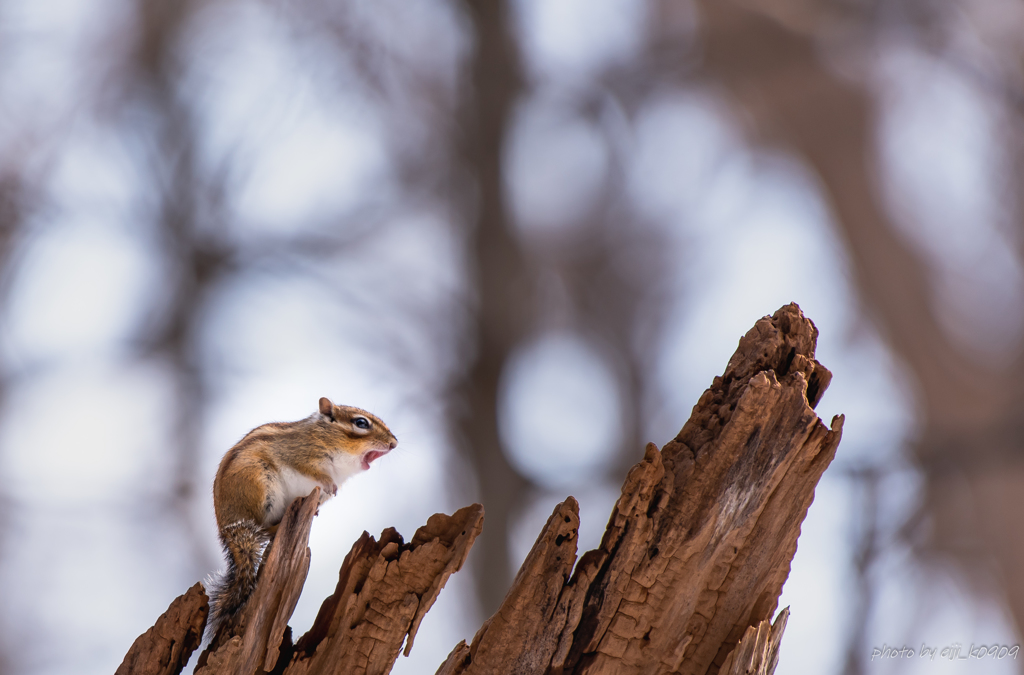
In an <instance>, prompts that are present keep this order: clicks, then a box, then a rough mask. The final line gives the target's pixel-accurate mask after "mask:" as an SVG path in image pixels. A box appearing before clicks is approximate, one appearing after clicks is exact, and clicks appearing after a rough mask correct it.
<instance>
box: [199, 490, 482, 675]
mask: <svg viewBox="0 0 1024 675" xmlns="http://www.w3.org/2000/svg"><path fill="white" fill-rule="evenodd" d="M318 490H319V489H316V490H314V491H313V493H312V494H310V495H309V496H308V497H306V498H304V499H297V500H295V502H294V503H292V505H291V506H290V507H289V509H288V511H287V512H286V514H285V517H284V520H282V521H281V525H280V527H279V529H278V531H277V536H276V537H275V538H274V543H273V545H272V546H271V547H270V549H269V552H268V555H267V557H266V562H265V564H264V566H263V568H262V569H261V570H260V576H259V580H258V582H257V585H256V590H255V591H254V593H253V596H252V598H251V599H250V600H249V602H248V603H247V604H246V605H245V607H244V608H243V610H242V618H241V619H240V621H239V623H238V627H237V628H236V629H235V630H234V634H233V635H228V634H225V635H219V636H217V637H216V638H215V639H214V640H213V641H212V647H210V648H207V650H206V652H204V654H203V655H202V657H201V658H200V661H199V665H198V666H197V669H196V673H197V675H228V674H231V675H243V674H244V675H253V674H254V673H263V672H267V673H270V672H273V673H282V674H283V673H288V674H292V673H294V674H300V673H301V674H307V673H308V674H313V673H317V674H321V673H322V674H326V673H352V674H362V673H369V674H374V673H379V674H384V673H387V672H389V671H390V670H391V667H392V666H393V665H394V662H395V659H396V658H397V657H398V654H399V652H400V651H401V648H402V643H403V642H405V644H406V654H408V653H409V650H410V649H412V645H413V640H414V639H415V636H416V631H417V630H418V628H419V625H420V622H421V621H422V620H423V616H424V615H425V614H426V613H427V611H428V610H429V609H430V607H431V606H432V605H433V603H434V600H435V599H436V598H437V595H438V593H440V591H441V589H442V588H443V587H444V584H445V582H446V581H447V579H448V577H449V576H451V574H453V573H454V572H456V571H458V570H459V569H460V568H461V567H462V564H463V563H464V562H465V560H466V556H467V555H468V554H469V549H470V547H471V546H472V545H473V541H474V540H475V539H476V537H477V535H479V534H480V530H481V528H482V527H483V507H482V506H480V505H479V504H474V505H472V506H467V507H465V508H463V509H460V510H459V511H457V512H456V513H455V514H454V515H451V516H447V515H444V514H435V515H433V516H431V517H430V518H429V519H428V520H427V524H426V525H424V526H423V527H421V528H420V529H419V530H417V531H416V534H415V535H414V536H413V538H412V541H410V542H409V543H405V542H404V541H403V540H402V536H401V535H400V534H398V532H397V531H395V530H394V528H388V529H386V530H384V532H383V533H382V534H381V537H380V541H377V540H375V539H374V538H373V537H371V536H370V535H369V534H368V533H366V532H364V533H363V535H362V536H361V537H360V538H359V540H357V541H356V543H355V544H354V545H353V547H352V550H351V551H350V552H349V554H348V556H346V558H345V562H344V563H343V564H342V566H341V570H340V572H339V580H338V585H337V587H336V589H335V592H334V594H332V595H331V596H330V597H328V598H327V599H326V600H325V601H324V603H323V605H322V606H321V608H320V612H319V614H318V615H317V618H316V620H315V621H314V623H313V626H312V628H310V630H309V631H308V632H307V633H306V634H305V635H303V636H302V637H301V638H300V639H299V640H298V641H297V642H296V643H295V644H294V645H293V644H292V640H291V630H290V628H288V626H287V623H288V620H289V618H290V617H291V613H292V611H293V610H294V609H295V605H296V603H297V602H298V598H299V594H300V592H301V590H302V585H303V583H304V582H305V579H306V573H307V572H308V570H309V560H310V554H309V548H308V546H307V541H308V539H309V531H310V526H311V524H312V521H313V516H314V515H315V514H316V509H317V503H318V497H319V494H318Z"/></svg>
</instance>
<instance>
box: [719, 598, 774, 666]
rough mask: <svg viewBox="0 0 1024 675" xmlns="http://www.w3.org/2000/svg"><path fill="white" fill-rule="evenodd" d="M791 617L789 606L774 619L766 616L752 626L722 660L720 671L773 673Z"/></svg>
mask: <svg viewBox="0 0 1024 675" xmlns="http://www.w3.org/2000/svg"><path fill="white" fill-rule="evenodd" d="M787 621H789V607H787V608H785V609H784V610H782V611H781V612H779V616H778V617H777V618H776V619H775V623H770V622H769V621H768V619H765V620H764V621H762V622H761V623H759V624H757V626H750V627H749V628H747V630H746V631H745V632H744V633H743V637H742V638H740V641H739V642H738V643H737V644H736V648H735V649H733V650H732V651H731V652H729V655H728V656H727V657H725V662H724V663H722V669H721V670H719V671H718V672H719V673H720V675H772V673H774V672H775V666H776V665H778V663H779V643H780V642H782V633H783V631H785V630H786V622H787Z"/></svg>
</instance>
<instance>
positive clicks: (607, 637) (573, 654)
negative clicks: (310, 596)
mask: <svg viewBox="0 0 1024 675" xmlns="http://www.w3.org/2000/svg"><path fill="white" fill-rule="evenodd" d="M816 339H817V329H816V328H815V327H814V325H813V323H812V322H811V321H810V320H809V319H806V318H805V317H804V316H803V314H802V313H801V312H800V309H799V307H797V306H796V305H795V304H791V305H787V306H785V307H783V308H781V309H780V310H779V311H778V312H776V313H775V315H774V316H772V317H765V318H764V319H761V320H760V321H758V322H757V323H756V324H755V326H754V327H753V328H752V329H751V330H750V331H749V332H748V333H747V334H746V335H745V336H744V337H743V338H742V339H741V340H740V345H739V348H738V349H737V351H736V353H735V354H734V355H733V357H732V359H730V362H729V365H728V367H727V368H726V372H725V374H724V375H723V376H722V377H716V378H715V381H714V383H713V384H712V387H711V388H709V389H708V390H707V391H706V392H705V393H704V395H703V396H702V397H701V399H700V401H699V402H698V403H697V405H696V406H694V410H693V414H692V415H691V418H690V420H689V421H688V422H687V423H686V425H684V427H683V429H682V431H680V433H679V434H678V435H677V437H676V438H675V439H674V440H673V441H672V442H670V443H669V444H667V445H666V446H665V448H664V450H663V451H659V450H658V449H657V447H656V446H654V445H653V444H650V445H648V447H647V450H646V452H645V456H644V459H643V460H642V461H641V462H640V463H638V464H637V465H636V466H635V467H634V468H633V469H632V470H631V471H630V473H629V475H628V476H627V479H626V482H625V484H624V485H623V490H622V495H621V497H620V499H619V501H618V503H617V504H616V507H615V509H614V510H613V512H612V516H611V518H610V520H609V523H608V528H607V529H606V531H605V535H604V538H603V539H602V543H601V546H600V547H599V548H598V549H596V550H594V551H590V552H588V553H587V554H585V555H584V556H583V557H582V558H581V559H580V561H579V564H577V565H576V570H575V572H574V573H573V576H572V577H571V579H569V580H568V582H566V583H565V584H564V586H563V588H562V589H561V591H560V593H559V595H558V602H557V603H556V606H555V607H554V608H553V609H551V610H550V611H548V612H546V613H540V614H538V612H537V611H536V604H531V603H529V602H526V603H524V602H522V599H523V598H531V597H537V598H540V599H541V602H540V603H539V604H541V605H545V602H544V599H546V598H550V597H551V592H550V588H549V587H548V583H549V582H550V581H551V579H550V578H544V577H543V576H537V575H532V574H525V575H524V574H523V572H522V570H521V571H520V574H519V575H518V576H517V578H516V581H515V582H514V584H513V588H512V589H511V590H510V591H509V595H508V596H507V597H506V599H505V601H504V602H503V604H502V606H501V608H500V609H499V610H498V612H497V613H496V614H495V616H494V617H492V618H491V619H489V620H488V621H487V622H486V623H485V624H484V626H482V627H481V629H480V631H478V632H477V635H476V636H475V637H474V640H473V643H472V645H471V646H469V647H467V646H466V645H465V643H464V642H463V643H460V644H459V645H457V646H456V647H455V649H453V651H452V653H451V654H450V655H449V657H448V659H446V661H445V662H444V663H443V664H442V665H441V667H440V668H439V670H438V673H439V674H442V675H455V674H458V673H487V672H498V670H501V671H503V672H517V673H538V674H540V673H551V674H552V675H557V674H559V673H568V672H572V673H591V674H592V673H613V672H614V673H640V672H681V673H705V672H717V671H718V669H719V668H720V667H721V666H722V665H723V664H724V663H725V662H726V658H727V657H728V655H729V653H730V652H731V651H733V649H734V648H735V646H736V645H737V643H738V642H739V641H740V639H741V638H742V637H743V635H744V634H745V631H746V630H747V628H748V627H749V626H755V625H757V624H759V623H760V622H761V621H763V620H766V619H767V618H768V617H770V615H771V614H772V613H773V612H774V610H775V607H776V606H777V601H778V595H779V593H780V592H781V588H782V583H783V582H784V581H785V579H786V577H787V576H788V573H789V563H790V560H791V559H792V556H793V554H794V553H795V551H796V540H797V537H798V535H799V530H800V523H801V522H802V521H803V518H804V516H805V515H806V512H807V508H808V506H809V505H810V502H811V500H812V499H813V494H814V487H815V485H816V484H817V482H818V480H819V479H820V477H821V474H822V472H824V470H825V468H826V467H827V466H828V464H829V463H830V462H831V460H832V458H833V457H834V455H835V451H836V448H837V446H838V443H839V440H840V438H841V431H842V422H843V419H842V417H841V416H838V417H836V418H833V420H832V425H831V429H829V428H826V427H825V426H824V424H822V422H821V421H820V420H819V419H818V417H817V415H816V414H814V412H813V406H815V405H816V404H817V403H818V401H819V400H820V398H821V395H822V394H823V393H824V390H825V388H826V387H827V386H828V383H829V381H830V380H831V373H829V372H828V370H827V369H825V368H824V367H823V366H821V364H819V363H818V362H817V361H815V360H814V348H815V342H816ZM559 509H563V510H564V509H568V511H569V512H571V513H572V515H574V516H575V515H577V514H576V510H575V500H572V501H571V502H570V501H569V500H567V502H564V503H563V504H560V505H559V507H557V508H556V513H557V512H558V511H559ZM558 526H559V519H558V518H555V517H554V516H553V517H552V518H551V519H549V521H548V523H547V525H546V526H545V528H544V530H542V532H541V535H540V537H539V538H538V540H537V543H536V544H535V545H534V549H533V550H532V551H531V553H530V555H529V556H528V558H527V563H526V564H524V568H525V567H527V566H529V565H530V564H532V563H531V561H535V559H537V558H541V559H544V558H545V557H546V556H548V555H550V546H551V543H550V542H551V541H552V539H553V537H557V535H553V534H552V533H553V528H557V527H558ZM572 548H573V549H574V548H575V544H573V547H572ZM572 554H573V557H575V551H574V550H573V551H572ZM568 566H569V568H571V566H572V561H570V562H569V563H568ZM545 606H546V605H545ZM538 623H540V624H542V625H541V626H538ZM526 633H530V635H531V636H533V637H532V639H531V638H530V637H529V636H527V635H526ZM537 636H543V637H542V638H541V639H537ZM554 637H557V641H556V646H555V648H554V649H553V650H552V649H551V647H550V645H551V643H552V638H554ZM549 652H552V656H551V661H550V662H549V663H547V664H545V663H544V662H545V659H546V658H547V654H548V653H549Z"/></svg>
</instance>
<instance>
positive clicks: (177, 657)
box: [115, 583, 210, 675]
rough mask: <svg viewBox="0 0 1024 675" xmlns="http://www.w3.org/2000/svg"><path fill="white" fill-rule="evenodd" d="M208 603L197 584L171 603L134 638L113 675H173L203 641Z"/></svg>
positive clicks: (183, 665)
mask: <svg viewBox="0 0 1024 675" xmlns="http://www.w3.org/2000/svg"><path fill="white" fill-rule="evenodd" d="M209 613H210V601H209V598H207V597H206V592H205V591H204V590H203V585H202V584H199V583H197V584H196V585H194V586H193V587H192V588H190V589H188V591H186V592H185V593H183V594H182V595H179V596H178V597H177V598H175V599H174V602H172V603H171V605H170V607H168V608H167V611H166V612H164V613H163V614H161V615H160V618H159V619H157V620H156V623H155V624H153V627H152V628H150V629H149V630H147V631H146V632H145V633H143V634H142V635H140V636H139V637H138V638H136V640H135V642H134V643H132V646H131V649H129V650H128V653H127V654H126V655H125V657H124V661H122V662H121V665H120V666H119V667H118V669H117V671H116V672H115V675H175V674H176V673H180V672H181V669H182V668H184V667H185V664H186V663H188V660H189V657H191V656H192V652H194V651H195V649H196V647H198V646H199V643H200V641H201V640H202V638H203V628H204V627H205V626H206V617H207V615H208V614H209Z"/></svg>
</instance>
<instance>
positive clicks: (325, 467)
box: [207, 398, 398, 637]
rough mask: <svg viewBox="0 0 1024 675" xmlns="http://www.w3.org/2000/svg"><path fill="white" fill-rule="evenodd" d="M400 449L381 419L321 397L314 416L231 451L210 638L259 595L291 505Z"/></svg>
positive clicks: (223, 471) (274, 426) (219, 487)
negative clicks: (261, 576)
mask: <svg viewBox="0 0 1024 675" xmlns="http://www.w3.org/2000/svg"><path fill="white" fill-rule="evenodd" d="M396 445H398V439H396V438H395V435H394V434H392V433H391V430H390V429H388V428H387V425H385V424H384V422H382V421H381V420H380V418H378V417H375V416H374V415H371V414H370V413H368V412H366V411H365V410H360V409H359V408H351V407H348V406H339V405H334V404H333V403H331V401H330V400H329V399H327V398H321V399H320V407H319V409H318V410H317V412H315V413H313V414H312V415H310V416H309V417H307V418H305V419H302V420H299V421H298V422H276V423H271V424H264V425H263V426H259V427H256V428H255V429H253V430H252V431H250V432H249V433H248V434H246V435H245V437H243V438H242V440H240V441H239V442H238V443H236V444H235V446H234V447H233V448H231V449H230V450H228V451H227V453H226V454H225V455H224V458H223V459H222V460H221V461H220V467H219V468H218V469H217V477H216V478H215V479H214V481H213V508H214V511H215V512H216V515H217V529H218V530H219V531H220V542H221V545H222V546H223V547H224V553H225V558H226V559H227V570H226V571H225V572H224V573H223V574H222V575H221V576H220V578H219V579H215V580H213V581H212V582H211V583H208V584H207V585H208V586H210V587H211V591H210V635H211V637H212V636H213V635H215V634H216V632H217V631H218V630H219V628H220V626H221V625H222V624H224V623H227V622H232V621H234V619H235V616H236V614H237V613H238V610H240V609H241V608H242V607H243V606H244V605H245V603H246V601H247V600H248V599H249V596H250V595H251V594H252V592H253V590H254V589H255V587H256V575H257V572H258V571H259V566H260V563H261V559H262V556H263V552H264V549H265V548H266V547H267V545H268V544H269V543H270V542H271V540H272V539H273V536H274V534H275V533H276V532H277V526H278V524H279V523H280V522H281V519H282V518H283V517H284V512H285V509H287V508H288V505H289V504H291V503H292V500H294V499H295V498H296V497H305V496H307V495H308V494H309V493H310V492H312V491H313V488H315V487H316V486H318V485H319V486H320V488H321V493H320V503H321V504H323V503H324V502H325V501H327V500H328V499H330V498H331V497H333V496H334V495H336V494H338V486H340V485H341V484H342V483H344V482H345V479H346V478H348V477H350V476H353V475H355V474H357V473H359V472H360V471H366V470H367V469H369V468H370V462H372V461H373V460H375V459H377V458H378V457H381V456H382V455H386V454H387V453H389V452H390V451H391V450H393V449H394V448H395V446H396Z"/></svg>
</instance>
